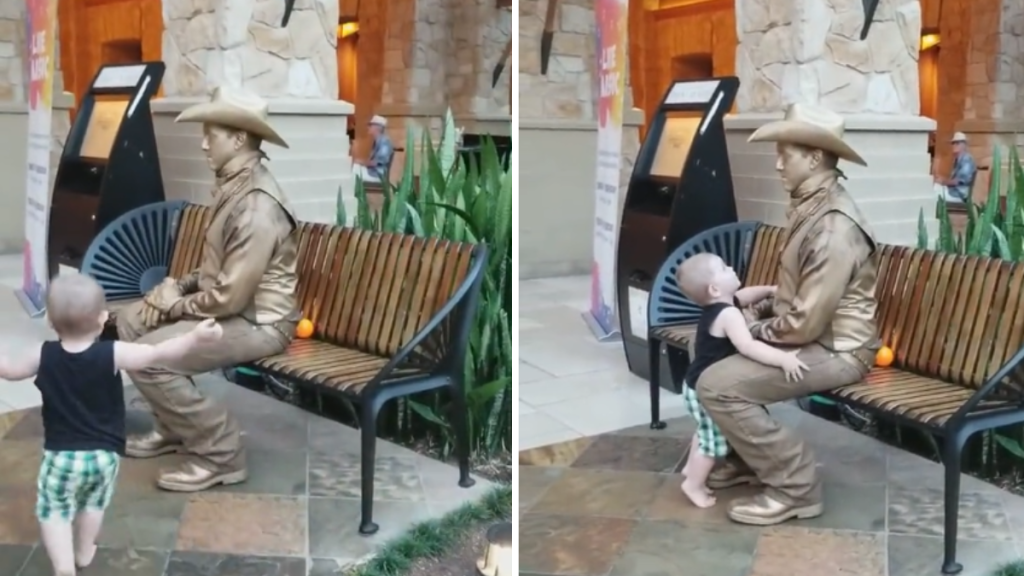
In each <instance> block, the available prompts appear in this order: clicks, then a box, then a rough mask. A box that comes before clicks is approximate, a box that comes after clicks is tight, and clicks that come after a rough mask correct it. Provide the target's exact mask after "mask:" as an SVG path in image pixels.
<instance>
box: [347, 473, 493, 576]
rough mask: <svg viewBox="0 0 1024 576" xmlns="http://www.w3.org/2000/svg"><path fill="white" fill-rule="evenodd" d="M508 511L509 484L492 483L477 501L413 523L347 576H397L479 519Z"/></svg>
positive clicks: (447, 545)
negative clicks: (498, 484)
mask: <svg viewBox="0 0 1024 576" xmlns="http://www.w3.org/2000/svg"><path fill="white" fill-rule="evenodd" d="M511 514H512V487H511V486H498V487H495V488H494V489H493V490H491V491H490V492H488V493H487V495H486V496H484V497H483V498H481V499H480V500H478V501H477V502H470V503H468V504H465V505H463V506H462V507H461V508H458V509H457V510H454V511H452V512H449V513H448V514H446V515H445V516H442V517H441V518H439V519H437V520H428V521H426V522H421V523H420V524H417V525H415V526H413V527H412V528H411V529H410V530H409V531H408V532H406V533H405V534H403V535H402V536H399V537H398V538H396V539H395V540H392V541H391V542H388V543H387V544H385V545H384V548H383V549H381V551H380V553H379V554H378V555H377V556H375V557H374V558H373V559H372V560H370V561H369V562H367V563H366V564H364V565H362V566H360V567H359V568H356V569H355V570H354V571H352V572H351V573H350V576H401V575H402V574H405V572H406V571H407V570H409V568H410V567H411V566H412V564H413V562H415V561H416V560H419V559H421V558H436V557H438V556H440V555H442V554H444V553H445V552H446V551H447V550H448V549H449V548H450V547H452V546H453V545H455V544H457V543H458V542H459V541H460V540H461V539H462V538H463V537H464V536H465V535H466V534H467V533H468V532H469V530H475V529H478V528H477V527H478V526H479V525H480V524H481V523H484V522H497V521H501V520H508V519H509V518H510V517H511Z"/></svg>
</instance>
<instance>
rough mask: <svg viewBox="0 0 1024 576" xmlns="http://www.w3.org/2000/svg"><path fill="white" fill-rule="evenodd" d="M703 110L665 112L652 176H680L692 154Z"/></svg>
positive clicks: (652, 165)
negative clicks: (692, 145)
mask: <svg viewBox="0 0 1024 576" xmlns="http://www.w3.org/2000/svg"><path fill="white" fill-rule="evenodd" d="M703 116H704V115H703V113H702V112H683V111H671V112H666V113H665V125H664V127H663V128H662V129H661V138H659V139H658V148H657V149H656V150H655V152H654V161H653V162H652V163H651V170H650V173H651V176H661V177H663V178H679V177H680V176H681V175H682V173H683V165H684V164H686V157H687V156H688V155H689V154H690V145H691V144H693V138H694V136H695V135H696V134H697V128H698V127H699V126H700V121H701V119H702V118H703Z"/></svg>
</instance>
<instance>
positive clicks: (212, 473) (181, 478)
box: [156, 453, 249, 492]
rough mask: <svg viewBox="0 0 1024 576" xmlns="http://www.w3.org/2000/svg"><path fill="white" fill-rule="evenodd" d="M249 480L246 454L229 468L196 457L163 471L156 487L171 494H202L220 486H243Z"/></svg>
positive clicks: (239, 457) (242, 454) (236, 459)
mask: <svg viewBox="0 0 1024 576" xmlns="http://www.w3.org/2000/svg"><path fill="white" fill-rule="evenodd" d="M248 479H249V470H248V468H246V466H245V454H244V453H241V454H239V456H238V457H237V458H235V460H234V462H233V463H232V464H231V465H228V466H216V465H214V464H213V463H211V462H207V461H205V460H200V459H199V458H196V457H191V458H188V459H186V460H185V461H184V462H182V463H181V464H179V465H177V466H174V467H173V468H166V469H164V470H161V471H160V476H159V478H157V481H156V485H157V486H159V487H160V488H163V489H164V490H169V491H171V492H201V491H203V490H207V489H209V488H213V487H214V486H218V485H220V484H223V485H225V486H227V485H230V484H241V483H242V482H245V481H246V480H248Z"/></svg>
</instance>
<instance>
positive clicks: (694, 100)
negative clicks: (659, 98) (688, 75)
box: [664, 80, 719, 104]
mask: <svg viewBox="0 0 1024 576" xmlns="http://www.w3.org/2000/svg"><path fill="white" fill-rule="evenodd" d="M718 84H719V81H718V80H705V81H703V82H676V83H675V84H674V85H673V86H672V89H671V90H669V92H668V96H666V97H665V102H664V104H703V103H705V102H707V101H709V100H711V96H713V95H714V94H715V90H717V89H718Z"/></svg>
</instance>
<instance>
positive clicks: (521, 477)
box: [516, 466, 564, 514]
mask: <svg viewBox="0 0 1024 576" xmlns="http://www.w3.org/2000/svg"><path fill="white" fill-rule="evenodd" d="M563 470H564V468H548V467H544V466H521V467H520V468H519V471H518V478H516V480H517V482H518V484H516V486H517V487H518V493H519V513H520V514H522V513H523V512H526V511H527V510H529V509H530V508H531V507H533V505H534V504H536V503H537V502H538V501H539V500H540V499H541V497H542V496H543V495H544V493H545V492H547V490H548V488H550V487H551V485H552V484H554V483H555V482H556V481H557V480H558V479H559V478H561V476H562V472H563Z"/></svg>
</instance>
